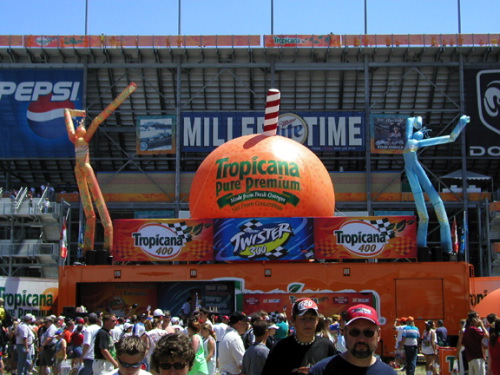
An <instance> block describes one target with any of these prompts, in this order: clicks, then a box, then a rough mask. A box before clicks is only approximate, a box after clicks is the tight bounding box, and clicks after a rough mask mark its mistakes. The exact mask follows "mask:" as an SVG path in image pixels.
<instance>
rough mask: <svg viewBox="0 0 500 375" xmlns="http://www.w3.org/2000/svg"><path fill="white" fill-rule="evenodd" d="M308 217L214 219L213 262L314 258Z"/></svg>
mask: <svg viewBox="0 0 500 375" xmlns="http://www.w3.org/2000/svg"><path fill="white" fill-rule="evenodd" d="M313 233H314V232H313V220H312V219H311V218H287V217H283V218H257V219H250V218H243V219H242V218H238V219H216V220H215V223H214V251H215V254H214V255H215V260H216V261H251V260H257V261H263V260H288V261H290V260H296V261H301V260H302V261H304V260H307V259H312V258H314V253H313V250H312V249H313V240H314V236H313Z"/></svg>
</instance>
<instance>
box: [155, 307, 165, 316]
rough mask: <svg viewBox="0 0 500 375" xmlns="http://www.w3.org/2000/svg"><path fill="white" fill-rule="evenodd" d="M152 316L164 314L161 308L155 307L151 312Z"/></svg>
mask: <svg viewBox="0 0 500 375" xmlns="http://www.w3.org/2000/svg"><path fill="white" fill-rule="evenodd" d="M153 316H165V313H164V312H163V310H162V309H156V310H155V311H154V312H153Z"/></svg>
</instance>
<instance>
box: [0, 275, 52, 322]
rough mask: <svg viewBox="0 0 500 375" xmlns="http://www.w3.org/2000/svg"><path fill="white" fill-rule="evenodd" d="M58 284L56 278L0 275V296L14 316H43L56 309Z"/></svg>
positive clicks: (6, 308) (7, 309)
mask: <svg viewBox="0 0 500 375" xmlns="http://www.w3.org/2000/svg"><path fill="white" fill-rule="evenodd" d="M58 285H59V283H58V281H57V280H56V279H39V278H29V277H0V298H3V300H4V307H5V310H6V311H7V312H9V314H10V315H11V316H12V317H15V318H22V317H23V316H24V315H26V314H32V315H34V316H36V317H42V316H46V315H49V313H50V312H53V311H54V309H55V306H54V305H55V302H56V300H57V297H58V295H59V287H58Z"/></svg>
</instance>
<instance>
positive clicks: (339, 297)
mask: <svg viewBox="0 0 500 375" xmlns="http://www.w3.org/2000/svg"><path fill="white" fill-rule="evenodd" d="M306 297H307V298H311V299H312V300H313V301H314V302H316V304H317V305H318V308H319V311H320V312H321V314H323V315H324V316H332V315H333V314H340V313H341V312H342V311H344V310H347V309H348V308H349V306H352V305H356V304H359V303H363V304H365V305H369V306H374V300H373V295H372V294H371V293H351V292H334V293H326V292H325V293H293V294H292V293H274V294H273V293H265V294H256V293H254V294H244V295H243V311H244V312H245V313H246V314H248V315H250V314H251V313H253V312H255V311H257V310H264V311H270V312H271V311H272V312H282V311H286V314H287V316H292V306H293V304H294V303H295V301H296V300H297V299H299V298H306Z"/></svg>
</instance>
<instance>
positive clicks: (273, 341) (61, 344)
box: [0, 298, 500, 375]
mask: <svg viewBox="0 0 500 375" xmlns="http://www.w3.org/2000/svg"><path fill="white" fill-rule="evenodd" d="M1 302H2V301H0V304H1ZM4 311H5V310H4ZM0 313H2V310H1V309H0ZM80 315H81V316H78V313H77V316H74V317H72V318H67V317H64V316H47V317H44V318H38V319H36V318H35V317H34V316H32V315H31V314H27V315H25V316H24V317H23V318H22V319H21V320H18V319H11V321H8V319H7V318H8V317H6V316H3V317H1V318H2V323H3V327H2V331H3V341H4V342H2V344H3V345H2V347H3V350H2V357H0V366H1V367H0V370H1V371H0V373H3V372H4V371H5V370H8V371H9V372H10V373H12V374H16V375H31V374H33V373H34V372H37V373H38V374H40V375H49V374H54V375H63V374H64V373H65V371H67V372H69V373H70V375H102V374H106V375H111V374H113V375H150V374H151V373H153V374H157V375H158V374H159V375H167V374H186V375H187V374H189V375H216V374H217V375H219V374H220V375H237V374H238V375H239V374H242V375H276V374H277V375H280V374H283V375H289V374H295V375H299V374H311V375H337V374H368V375H372V374H382V375H389V374H391V375H394V374H396V373H397V372H396V369H399V370H401V371H405V372H406V374H408V375H413V374H415V369H416V364H417V355H418V353H421V354H423V355H424V357H425V371H426V375H434V374H439V373H440V366H439V365H440V364H439V358H438V348H439V347H446V346H449V342H448V331H447V329H446V328H445V327H444V324H443V321H440V320H438V321H436V322H433V321H427V322H425V329H424V330H423V331H422V332H420V331H419V329H418V328H417V327H416V325H415V322H414V319H413V317H411V316H408V317H401V318H399V319H396V321H395V323H394V329H395V331H396V334H395V337H396V348H395V349H396V358H395V363H394V364H393V365H392V366H391V365H389V364H386V363H384V362H383V361H382V360H381V358H380V357H379V356H377V355H376V354H375V353H376V349H377V346H378V343H379V341H380V340H381V327H380V321H379V317H378V314H377V311H376V310H375V309H374V308H372V307H371V306H367V305H363V304H361V305H355V306H351V307H349V308H348V309H347V310H346V311H344V312H342V314H340V315H334V316H332V317H325V316H323V315H322V314H321V313H320V311H319V308H318V305H317V304H316V303H315V301H313V300H312V299H309V298H301V299H298V300H296V301H295V303H294V304H293V306H292V311H291V316H290V317H288V316H287V315H286V313H285V312H284V311H283V312H275V313H271V314H269V313H267V312H265V311H262V310H261V311H256V312H255V313H253V314H251V315H249V316H247V315H245V314H244V313H243V312H240V311H235V312H233V313H232V314H230V315H229V316H226V315H222V314H215V313H212V312H211V311H209V310H207V309H205V308H198V309H196V311H194V312H193V313H190V314H189V315H183V316H182V317H172V316H171V314H170V312H169V311H164V310H162V309H156V310H154V311H153V312H152V313H151V312H150V311H148V312H147V313H142V314H139V315H132V316H128V317H117V316H115V315H113V314H106V313H104V314H96V313H84V314H80ZM486 358H487V359H486ZM4 362H5V364H4ZM455 364H456V365H455V367H454V369H455V370H456V372H457V373H460V374H465V373H467V371H468V374H469V375H476V374H487V373H488V374H492V375H498V374H500V372H499V370H498V369H499V367H500V319H497V317H496V315H495V314H490V315H489V316H488V317H487V323H486V324H485V323H483V320H482V319H480V317H479V315H478V314H477V313H476V312H474V311H471V312H470V313H469V315H468V317H467V319H466V320H464V321H463V322H461V326H460V329H459V330H458V343H457V355H456V361H455ZM63 370H64V371H63Z"/></svg>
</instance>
